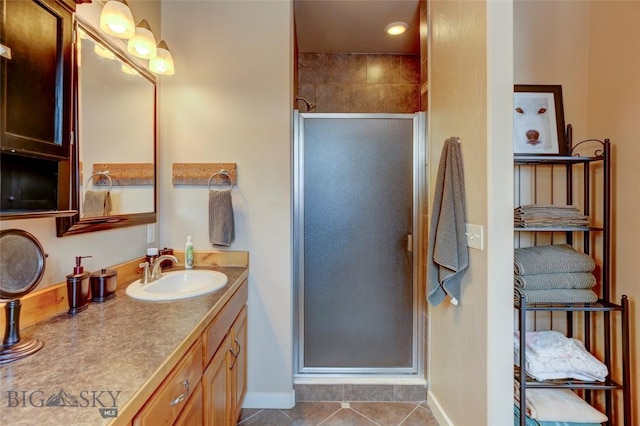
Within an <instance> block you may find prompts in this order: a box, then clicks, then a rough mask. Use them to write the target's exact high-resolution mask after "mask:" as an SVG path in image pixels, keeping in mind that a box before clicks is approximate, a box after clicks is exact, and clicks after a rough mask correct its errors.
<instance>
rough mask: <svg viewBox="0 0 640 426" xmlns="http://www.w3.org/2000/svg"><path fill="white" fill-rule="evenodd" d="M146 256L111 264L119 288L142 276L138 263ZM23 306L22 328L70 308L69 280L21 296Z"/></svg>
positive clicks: (2, 323)
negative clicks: (68, 300)
mask: <svg viewBox="0 0 640 426" xmlns="http://www.w3.org/2000/svg"><path fill="white" fill-rule="evenodd" d="M142 261H144V258H143V257H141V258H137V259H133V260H130V261H128V262H124V263H120V264H118V265H115V266H111V267H109V268H108V269H115V270H116V271H117V272H118V288H121V287H122V286H123V285H126V284H128V283H130V282H131V281H133V280H135V279H136V278H138V277H139V276H140V273H139V272H137V268H138V265H139V264H140V262H142ZM20 303H21V304H22V308H21V310H20V329H23V328H25V327H28V326H30V325H33V324H35V323H37V322H40V321H43V320H45V319H47V318H50V317H53V316H56V315H59V314H61V313H64V312H67V311H68V310H69V303H68V302H67V282H66V281H64V282H61V283H58V284H54V285H52V286H49V287H45V288H43V289H41V290H36V291H33V292H31V293H29V294H27V295H25V296H23V297H21V298H20ZM4 305H5V304H4V303H0V309H2V310H4ZM5 323H6V318H5V315H0V329H1V330H4V327H5Z"/></svg>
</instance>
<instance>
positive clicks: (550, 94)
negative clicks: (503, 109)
mask: <svg viewBox="0 0 640 426" xmlns="http://www.w3.org/2000/svg"><path fill="white" fill-rule="evenodd" d="M513 153H514V154H515V155H566V154H568V147H567V142H566V139H565V135H564V110H563V107H562V86H560V85H530V84H526V85H525V84H516V85H515V86H514V93H513Z"/></svg>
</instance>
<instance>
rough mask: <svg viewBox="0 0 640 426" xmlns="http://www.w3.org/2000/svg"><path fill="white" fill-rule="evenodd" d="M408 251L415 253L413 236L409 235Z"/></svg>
mask: <svg viewBox="0 0 640 426" xmlns="http://www.w3.org/2000/svg"><path fill="white" fill-rule="evenodd" d="M407 251H408V252H409V253H411V252H412V251H413V235H411V234H407Z"/></svg>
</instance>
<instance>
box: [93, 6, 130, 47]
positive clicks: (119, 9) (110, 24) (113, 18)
mask: <svg viewBox="0 0 640 426" xmlns="http://www.w3.org/2000/svg"><path fill="white" fill-rule="evenodd" d="M100 29H101V30H102V31H104V32H105V33H106V34H109V35H111V36H114V37H118V38H124V39H129V38H131V37H133V36H134V35H135V33H136V24H135V22H134V21H133V14H132V13H131V9H129V5H128V4H127V0H108V1H107V2H106V3H105V5H104V7H103V8H102V12H101V13H100Z"/></svg>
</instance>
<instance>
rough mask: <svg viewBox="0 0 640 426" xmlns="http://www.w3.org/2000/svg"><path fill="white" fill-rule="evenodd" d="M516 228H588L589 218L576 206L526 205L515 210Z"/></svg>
mask: <svg viewBox="0 0 640 426" xmlns="http://www.w3.org/2000/svg"><path fill="white" fill-rule="evenodd" d="M513 221H514V226H516V227H519V228H523V227H524V228H550V227H586V226H589V216H585V215H583V214H581V213H580V211H579V210H578V208H577V207H576V206H565V205H552V204H526V205H522V206H520V207H517V208H515V209H514V210H513Z"/></svg>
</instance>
